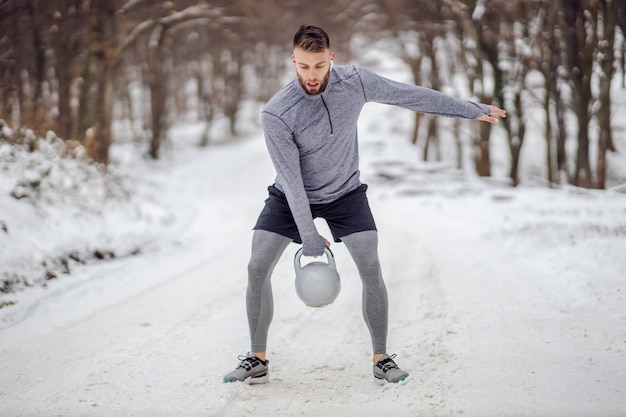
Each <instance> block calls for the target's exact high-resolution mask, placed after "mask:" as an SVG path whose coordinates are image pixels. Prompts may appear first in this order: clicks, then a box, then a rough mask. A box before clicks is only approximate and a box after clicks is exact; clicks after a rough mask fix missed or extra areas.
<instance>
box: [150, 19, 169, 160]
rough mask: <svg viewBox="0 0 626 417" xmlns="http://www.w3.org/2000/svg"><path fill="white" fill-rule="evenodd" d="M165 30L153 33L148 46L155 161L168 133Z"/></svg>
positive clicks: (161, 27)
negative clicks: (164, 55)
mask: <svg viewBox="0 0 626 417" xmlns="http://www.w3.org/2000/svg"><path fill="white" fill-rule="evenodd" d="M164 35H165V28H164V27H163V26H162V25H159V26H157V27H156V28H155V29H154V31H153V32H152V36H151V37H150V43H149V45H148V65H149V69H150V74H149V75H148V85H149V86H150V104H151V114H152V119H151V124H152V140H151V141H150V152H149V153H150V156H152V157H153V158H154V159H158V158H159V150H160V149H161V143H163V137H164V136H165V133H166V128H165V117H166V115H165V102H166V98H165V80H164V78H165V77H164V76H163V64H162V61H163V53H162V51H163V49H162V47H163V39H164V38H165V36H164Z"/></svg>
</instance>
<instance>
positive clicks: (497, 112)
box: [476, 106, 506, 125]
mask: <svg viewBox="0 0 626 417" xmlns="http://www.w3.org/2000/svg"><path fill="white" fill-rule="evenodd" d="M488 107H489V114H483V115H482V116H480V117H478V118H477V119H476V120H480V121H482V122H487V123H491V124H492V125H495V124H496V123H498V122H499V121H500V119H499V118H498V117H506V110H503V109H501V108H500V107H496V106H488ZM493 116H498V117H493Z"/></svg>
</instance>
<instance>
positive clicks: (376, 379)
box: [374, 375, 408, 385]
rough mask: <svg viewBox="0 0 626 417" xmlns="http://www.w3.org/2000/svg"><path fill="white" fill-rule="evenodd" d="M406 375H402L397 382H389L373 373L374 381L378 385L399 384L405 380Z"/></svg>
mask: <svg viewBox="0 0 626 417" xmlns="http://www.w3.org/2000/svg"><path fill="white" fill-rule="evenodd" d="M407 378H408V377H402V378H400V379H399V380H398V382H389V381H387V380H386V379H385V378H381V377H379V376H376V375H374V382H375V383H376V384H378V385H385V384H399V383H400V382H404V381H406V379H407Z"/></svg>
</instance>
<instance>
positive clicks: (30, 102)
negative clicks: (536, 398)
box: [0, 0, 626, 189]
mask: <svg viewBox="0 0 626 417" xmlns="http://www.w3.org/2000/svg"><path fill="white" fill-rule="evenodd" d="M301 24H314V25H318V26H322V27H324V28H325V29H326V30H327V31H328V32H329V33H330V35H331V39H332V44H331V47H332V49H333V50H335V51H336V52H340V53H341V55H342V57H345V58H347V59H344V61H348V60H350V61H353V62H358V60H359V51H357V50H356V48H355V47H354V45H355V40H356V39H359V42H360V45H363V44H365V45H370V46H371V47H372V48H375V47H377V45H379V44H380V41H381V40H385V41H386V42H389V43H391V44H393V45H395V48H396V50H395V52H396V53H397V54H398V56H399V57H400V58H401V59H402V60H403V62H404V63H405V64H406V67H407V68H408V69H410V72H411V74H412V76H413V81H414V82H415V83H416V84H419V85H423V86H425V87H430V88H434V89H437V90H442V91H452V92H454V91H456V89H457V86H458V85H464V86H465V87H466V89H467V90H468V91H469V93H470V95H471V98H472V99H475V100H476V101H479V102H482V103H487V104H494V105H496V106H499V107H503V108H505V109H506V110H507V114H508V117H507V118H506V119H505V120H503V121H502V123H501V126H502V127H503V129H504V132H505V135H506V139H507V143H508V152H509V154H510V161H511V162H510V172H509V178H510V183H511V184H512V185H517V184H519V182H520V178H519V175H520V173H519V169H520V168H519V158H520V152H521V150H522V148H523V146H524V145H525V139H527V131H528V127H529V125H531V124H537V123H540V124H541V130H542V136H543V139H544V144H545V155H546V158H545V161H543V162H542V164H543V165H545V172H546V173H547V174H546V176H547V178H545V180H546V181H547V183H548V184H551V185H552V184H572V185H575V186H578V187H584V188H597V189H604V188H606V186H607V173H608V172H609V164H608V158H607V155H608V154H609V153H615V152H620V151H621V152H623V151H624V149H618V146H617V144H618V143H620V142H619V141H618V140H616V134H619V131H617V130H616V129H615V126H614V123H615V120H616V119H617V118H616V112H617V111H618V110H619V109H618V110H616V109H615V105H614V103H612V91H614V90H616V89H621V90H624V89H626V78H625V77H626V75H625V74H626V72H625V66H626V63H625V60H626V59H625V55H626V42H625V40H624V33H625V31H626V4H625V3H624V2H623V1H617V0H561V1H551V0H428V1H423V0H335V1H333V2H328V3H327V4H326V3H323V4H320V3H319V2H302V1H296V0H282V1H274V0H177V1H163V0H0V124H2V125H4V126H7V127H9V128H10V129H8V130H2V129H0V130H1V131H2V132H3V133H1V134H0V141H4V142H7V143H14V144H18V143H20V142H23V141H24V140H25V139H24V136H23V135H20V134H19V133H18V132H20V131H22V130H23V129H30V130H32V131H33V132H35V133H36V134H38V135H45V133H46V132H48V131H52V132H54V133H55V134H56V135H57V136H58V137H60V138H62V139H63V140H64V141H65V143H66V144H67V146H68V147H76V146H83V147H84V149H85V150H86V153H87V155H88V156H89V157H90V158H92V159H93V161H94V163H100V164H104V165H106V164H107V163H108V162H109V149H110V147H111V145H112V144H113V143H114V142H115V140H116V137H115V132H114V129H113V127H112V126H113V125H114V123H115V121H119V120H125V121H127V122H128V126H131V129H130V130H131V132H130V133H131V135H133V137H134V139H135V140H137V141H143V142H145V146H146V149H147V152H148V154H149V155H150V156H151V157H152V158H159V155H160V152H161V147H162V145H163V143H164V142H165V141H166V137H167V132H168V129H169V127H171V126H172V124H173V123H175V122H176V120H178V119H180V118H181V117H183V116H184V115H186V114H188V113H189V112H195V113H196V117H197V119H198V120H200V121H202V122H204V123H205V126H206V131H205V134H204V135H203V139H202V141H201V142H202V143H200V144H199V145H200V146H208V145H209V144H210V143H211V140H212V138H211V137H210V126H211V125H212V123H213V122H214V121H215V120H218V119H224V120H227V121H228V125H229V127H230V134H231V135H232V136H233V137H236V136H237V134H238V128H237V127H238V125H239V124H240V123H245V122H246V121H245V120H240V118H241V117H242V116H241V108H242V105H243V103H245V102H246V101H248V100H251V101H253V102H259V103H262V102H264V101H266V100H267V99H268V98H269V97H271V95H272V94H273V93H274V92H275V91H276V90H277V89H279V88H280V87H281V86H282V84H283V82H284V80H285V76H286V75H288V74H290V71H291V70H292V69H291V68H290V67H289V60H288V59H285V58H286V57H287V58H288V56H289V55H288V54H289V51H290V48H291V37H292V36H293V33H294V32H295V30H296V29H297V27H298V26H300V25H301ZM192 102H193V103H196V104H195V105H194V107H193V108H190V104H189V103H192ZM529 103H532V106H530V105H529ZM530 107H533V108H535V109H540V110H541V114H542V117H541V120H539V121H538V120H536V116H531V115H530V112H529V108H530ZM622 111H623V109H622ZM535 114H536V112H535V113H533V115H535ZM569 120H573V121H574V122H571V123H569V122H568V121H569ZM440 123H441V122H440V120H438V119H437V118H432V117H429V116H424V115H419V114H418V115H416V116H415V128H414V130H413V132H412V133H411V137H410V138H409V139H410V140H412V141H413V142H414V143H421V144H422V146H423V148H424V155H423V158H424V159H425V160H437V159H438V158H441V155H440V153H439V152H437V147H438V137H439V130H440V129H441V126H440ZM6 132H11V134H7V133H6ZM492 133H493V128H492V127H491V126H488V125H487V124H480V125H479V126H476V127H475V128H474V131H472V133H471V135H472V137H471V138H470V143H471V144H472V149H473V152H472V161H473V164H474V167H473V168H474V169H475V171H476V173H477V175H479V176H484V177H488V176H490V175H491V173H492V160H491V159H492V158H491V155H490V141H491V140H492V136H493V134H492ZM622 133H623V132H622ZM571 143H573V144H575V146H574V147H573V148H574V149H575V151H573V152H568V144H571ZM30 146H34V145H33V144H30Z"/></svg>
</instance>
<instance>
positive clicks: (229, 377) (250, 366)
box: [224, 353, 270, 384]
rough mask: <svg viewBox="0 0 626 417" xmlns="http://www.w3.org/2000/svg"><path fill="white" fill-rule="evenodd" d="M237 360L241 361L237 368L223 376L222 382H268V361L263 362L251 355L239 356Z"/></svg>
mask: <svg viewBox="0 0 626 417" xmlns="http://www.w3.org/2000/svg"><path fill="white" fill-rule="evenodd" d="M238 359H239V360H240V361H241V362H240V363H239V366H238V367H237V368H236V369H235V370H234V371H232V372H231V373H229V374H226V375H225V376H224V382H235V381H245V380H246V379H248V378H250V381H249V383H250V384H264V383H266V382H267V381H268V376H269V371H268V369H267V365H268V364H269V363H270V361H269V360H264V361H263V360H261V359H259V358H257V357H256V356H254V355H253V354H251V353H248V354H247V355H246V356H239V357H238Z"/></svg>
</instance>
